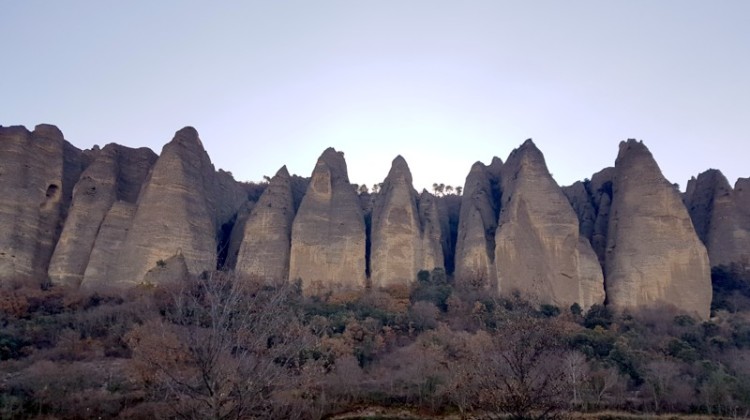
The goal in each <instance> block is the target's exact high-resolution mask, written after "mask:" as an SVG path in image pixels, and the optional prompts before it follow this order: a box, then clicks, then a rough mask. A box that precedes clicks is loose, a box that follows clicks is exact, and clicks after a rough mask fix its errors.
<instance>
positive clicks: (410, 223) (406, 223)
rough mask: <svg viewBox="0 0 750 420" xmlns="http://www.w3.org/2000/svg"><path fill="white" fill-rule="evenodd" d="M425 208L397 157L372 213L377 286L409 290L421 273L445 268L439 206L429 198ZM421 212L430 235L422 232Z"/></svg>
mask: <svg viewBox="0 0 750 420" xmlns="http://www.w3.org/2000/svg"><path fill="white" fill-rule="evenodd" d="M423 204H424V209H419V208H418V207H417V192H416V191H415V190H414V188H413V187H412V177H411V172H410V171H409V166H408V165H407V164H406V161H405V160H404V158H402V157H401V156H398V157H396V159H394V160H393V165H392V166H391V170H390V172H389V173H388V177H386V178H385V181H383V187H382V188H381V190H380V194H379V195H378V198H377V200H376V201H375V205H374V208H373V212H372V250H371V254H370V261H371V263H370V269H371V275H370V278H371V280H372V284H373V285H374V286H376V287H390V286H409V285H411V284H412V283H413V282H414V280H415V278H416V275H417V272H419V271H420V270H423V269H426V270H432V269H433V268H435V267H436V266H438V267H442V266H443V262H442V257H443V253H442V245H441V233H440V218H439V215H438V211H437V205H436V203H435V202H434V200H430V199H429V197H426V196H425V202H424V203H423ZM420 210H422V213H423V214H424V216H425V219H429V226H428V227H429V231H425V230H424V229H423V225H422V221H421V219H420ZM425 221H428V220H425ZM436 264H439V265H436Z"/></svg>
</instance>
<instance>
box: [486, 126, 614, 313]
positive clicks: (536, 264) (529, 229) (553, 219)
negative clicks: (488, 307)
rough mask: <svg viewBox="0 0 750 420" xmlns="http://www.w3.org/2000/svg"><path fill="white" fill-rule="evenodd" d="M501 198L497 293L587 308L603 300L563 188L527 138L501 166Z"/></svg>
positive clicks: (589, 252)
mask: <svg viewBox="0 0 750 420" xmlns="http://www.w3.org/2000/svg"><path fill="white" fill-rule="evenodd" d="M501 179H502V197H503V198H502V201H501V211H500V218H499V222H498V227H497V232H496V234H495V267H496V269H497V281H498V287H499V290H500V292H501V293H510V292H514V291H519V292H521V294H522V295H525V296H530V297H535V298H536V299H538V300H539V301H540V302H548V303H553V304H556V305H561V306H566V307H567V306H569V305H571V304H573V303H578V304H580V305H581V306H582V307H589V306H591V305H593V304H595V303H602V302H603V301H604V289H603V284H604V281H603V278H602V271H601V269H600V268H599V265H598V262H597V259H596V255H595V254H594V251H593V250H592V249H591V245H590V244H589V242H588V241H587V240H585V238H582V237H580V236H579V223H578V219H577V217H576V215H575V213H574V211H573V209H572V208H571V206H570V203H569V202H568V201H567V199H566V197H565V195H564V194H563V191H562V189H561V188H560V187H559V186H558V185H557V184H556V183H555V181H554V180H553V179H552V176H551V175H550V174H549V171H548V170H547V165H546V163H545V161H544V157H543V156H542V154H541V152H540V151H539V149H537V148H536V146H535V145H534V143H533V142H532V141H530V140H528V141H526V142H525V143H524V144H523V145H522V146H521V147H520V148H518V149H516V150H514V151H513V152H512V153H511V154H510V156H509V157H508V159H507V161H506V162H505V164H504V165H503V167H502V172H501Z"/></svg>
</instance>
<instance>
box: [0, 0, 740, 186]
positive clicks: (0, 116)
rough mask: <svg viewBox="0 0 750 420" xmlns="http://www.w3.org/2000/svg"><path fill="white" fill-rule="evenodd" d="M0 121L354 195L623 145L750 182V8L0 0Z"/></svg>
mask: <svg viewBox="0 0 750 420" xmlns="http://www.w3.org/2000/svg"><path fill="white" fill-rule="evenodd" d="M0 54H2V55H1V57H2V60H0V125H4V126H8V125H25V126H26V127H28V128H29V129H31V128H33V127H34V126H35V125H36V124H39V123H51V124H55V125H57V126H58V127H59V128H60V129H61V130H62V131H63V133H64V134H65V137H66V139H67V140H68V141H70V142H71V143H73V144H74V145H76V146H77V147H79V148H90V147H92V146H93V145H95V144H98V145H100V146H103V145H105V144H107V143H110V142H116V143H119V144H123V145H127V146H131V147H141V146H146V147H150V148H151V149H153V150H154V151H156V152H157V153H159V152H160V151H161V148H162V146H163V145H164V144H165V143H166V142H168V141H169V140H170V139H171V138H172V136H173V135H174V132H175V131H177V130H178V129H180V128H182V127H184V126H187V125H190V126H193V127H195V128H196V129H197V130H198V132H199V133H200V136H201V140H202V142H203V145H204V147H205V148H206V150H207V151H208V153H209V155H210V156H211V159H212V161H213V163H214V165H215V166H216V167H217V168H222V169H224V170H228V171H230V172H232V173H233V174H234V176H235V178H236V179H238V180H241V181H260V180H262V178H263V176H264V175H268V176H272V175H273V174H274V173H275V172H276V171H277V170H278V169H279V168H280V167H281V166H282V165H287V167H288V169H289V171H290V172H292V173H296V174H298V175H302V176H309V175H310V173H311V172H312V169H313V168H314V166H315V162H316V160H317V158H318V156H320V154H321V153H322V152H323V150H324V149H325V148H327V147H329V146H331V147H334V148H336V149H337V150H340V151H343V152H344V153H345V157H346V160H347V165H348V168H349V178H350V180H351V182H353V183H358V184H367V185H368V186H371V185H372V184H374V183H379V182H382V181H383V179H384V178H385V176H386V175H387V174H388V170H389V169H390V165H391V161H392V160H393V158H395V157H396V156H397V155H399V154H400V155H402V156H403V157H404V158H405V159H406V161H407V162H408V164H409V166H410V168H411V171H412V175H413V178H414V184H415V187H416V188H417V189H418V190H421V189H422V188H427V189H431V186H432V184H433V183H445V184H446V185H452V186H459V185H463V183H464V180H465V177H466V175H467V174H468V172H469V169H470V167H471V165H472V164H473V163H474V162H476V161H482V162H484V163H489V162H490V160H491V159H492V157H493V156H498V157H500V158H501V159H503V160H505V158H506V157H507V156H508V154H509V153H510V151H511V150H513V149H514V148H516V147H518V146H519V145H520V144H521V143H523V141H524V140H525V139H527V138H533V139H534V142H535V143H536V145H537V146H538V147H539V148H540V149H541V150H542V152H543V153H544V155H545V158H546V161H547V165H548V167H549V169H550V172H551V173H552V174H553V176H554V178H555V179H556V181H557V182H558V183H559V184H561V185H568V184H571V183H573V182H575V181H576V180H581V179H584V178H587V177H590V176H591V175H592V174H593V173H595V172H597V171H599V170H600V169H602V168H604V167H607V166H612V165H613V164H614V161H615V158H616V156H617V151H618V144H619V142H620V141H621V140H625V139H628V138H636V139H640V140H643V141H644V143H645V144H646V145H647V146H648V147H649V148H650V150H651V152H652V153H653V155H654V156H655V158H656V160H657V161H658V163H659V165H660V166H661V168H662V171H663V172H664V174H665V176H666V177H667V178H668V179H669V180H670V181H671V182H674V183H679V184H680V186H681V187H682V188H683V189H684V188H685V185H686V182H687V180H688V179H689V178H690V177H691V176H694V175H697V174H698V173H700V172H702V171H704V170H706V169H709V168H717V169H721V170H722V171H723V172H724V174H725V175H726V176H727V178H728V179H729V180H730V183H733V182H734V180H735V179H736V178H737V177H748V176H750V165H748V159H749V158H750V134H749V133H750V80H749V79H750V1H746V0H738V1H732V0H716V1H709V0H705V1H693V0H658V1H653V0H627V1H620V0H612V1H599V0H596V1H594V0H592V1H577V0H572V1H557V0H555V1H531V0H523V1H520V0H519V1H502V0H494V1H476V0H466V1H441V0H431V1H422V0H408V1H403V0H398V1H391V0H379V1H367V0H362V1H359V0H342V1H326V0H322V1H312V0H305V1H211V2H209V1H189V0H179V1H176V0H160V1H142V0H134V1H127V2H125V1H119V2H115V1H99V0H96V1H93V0H92V1H75V0H66V1H46V0H45V1H38V0H25V1H14V0H0Z"/></svg>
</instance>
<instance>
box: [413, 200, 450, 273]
mask: <svg viewBox="0 0 750 420" xmlns="http://www.w3.org/2000/svg"><path fill="white" fill-rule="evenodd" d="M417 206H418V207H419V223H420V225H421V228H422V238H421V245H420V247H419V248H420V249H421V251H422V267H421V268H420V269H421V270H432V269H435V268H444V267H443V266H444V265H445V264H444V261H445V256H444V254H443V245H442V243H443V238H444V237H445V235H446V234H447V233H446V232H445V231H444V229H443V226H442V223H441V219H442V217H441V215H440V207H439V206H438V203H437V199H436V197H435V196H434V195H432V194H430V193H429V192H427V190H423V191H422V194H420V195H419V202H418V203H417Z"/></svg>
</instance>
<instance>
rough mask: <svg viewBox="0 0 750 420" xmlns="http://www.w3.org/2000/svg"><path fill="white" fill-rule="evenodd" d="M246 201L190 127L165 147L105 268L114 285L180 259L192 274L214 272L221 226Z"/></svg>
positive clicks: (131, 281) (132, 280)
mask: <svg viewBox="0 0 750 420" xmlns="http://www.w3.org/2000/svg"><path fill="white" fill-rule="evenodd" d="M245 200H246V196H245V194H244V192H243V191H242V189H241V188H240V187H239V186H238V185H237V184H236V183H235V182H234V180H233V179H232V178H231V176H230V175H228V174H227V173H225V172H222V171H219V172H216V171H215V170H214V166H213V164H211V160H210V159H209V157H208V154H207V153H206V151H205V150H204V149H203V145H202V143H201V141H200V139H199V137H198V132H197V131H196V130H195V129H194V128H192V127H186V128H183V129H181V130H179V131H178V132H177V133H176V134H175V137H174V139H173V140H172V141H171V142H169V143H168V144H167V145H165V146H164V148H163V149H162V153H161V155H160V156H159V158H158V159H157V161H156V163H155V164H154V166H153V169H152V170H151V173H150V174H149V176H148V179H147V180H146V183H145V185H144V186H143V188H142V190H141V193H140V195H139V198H138V203H137V208H136V211H135V214H134V215H133V219H132V225H131V227H130V228H129V230H128V231H127V234H126V237H125V239H124V241H123V242H122V246H121V249H120V253H119V257H118V258H117V259H115V260H114V261H113V262H112V264H113V265H112V266H111V267H110V268H109V269H108V270H107V271H108V272H110V273H113V274H112V276H111V278H109V279H106V280H105V281H107V282H108V283H110V284H111V285H112V286H113V287H117V286H119V287H128V286H132V285H134V284H138V283H141V282H143V281H144V276H145V274H146V273H147V272H148V271H149V270H151V269H152V268H154V267H156V266H157V262H159V261H166V260H168V259H170V258H172V257H174V256H176V255H182V257H183V258H184V261H185V265H186V266H187V270H188V272H189V273H191V274H198V273H201V272H203V271H205V270H214V269H216V265H217V261H216V258H217V243H218V236H219V233H220V230H221V227H222V225H223V224H224V223H227V222H228V221H229V220H230V219H231V218H232V216H234V214H235V213H236V212H237V210H238V208H239V207H240V205H241V204H242V203H243V202H244V201H245Z"/></svg>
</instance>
